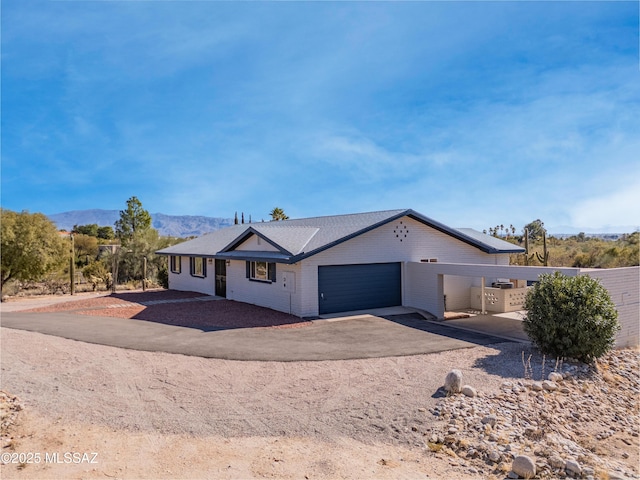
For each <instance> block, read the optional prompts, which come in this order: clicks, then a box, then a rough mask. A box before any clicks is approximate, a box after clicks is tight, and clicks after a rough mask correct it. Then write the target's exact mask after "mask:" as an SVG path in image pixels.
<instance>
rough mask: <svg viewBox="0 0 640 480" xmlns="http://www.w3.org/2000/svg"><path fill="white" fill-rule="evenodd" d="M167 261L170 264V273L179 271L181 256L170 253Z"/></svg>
mask: <svg viewBox="0 0 640 480" xmlns="http://www.w3.org/2000/svg"><path fill="white" fill-rule="evenodd" d="M169 263H170V265H171V273H180V271H181V269H182V257H180V256H177V255H171V256H170V257H169Z"/></svg>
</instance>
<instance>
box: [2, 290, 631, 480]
mask: <svg viewBox="0 0 640 480" xmlns="http://www.w3.org/2000/svg"><path fill="white" fill-rule="evenodd" d="M127 298H133V297H127ZM140 298H141V297H138V302H150V301H153V299H156V300H157V299H158V297H157V296H155V297H152V299H151V300H148V299H147V300H141V299H140ZM114 300H117V302H116V303H124V302H127V303H131V304H132V306H133V307H135V308H140V307H145V305H141V304H140V303H136V302H129V301H128V300H123V299H122V298H113V297H104V298H101V299H97V300H96V299H91V300H90V302H94V303H91V304H90V305H93V306H87V305H88V304H85V303H83V304H82V305H81V306H80V309H84V310H86V311H94V310H87V309H92V308H99V309H100V311H107V310H113V311H114V312H115V311H119V310H120V308H130V307H120V308H113V309H108V308H106V306H107V304H108V303H109V302H113V301H114ZM173 300H180V298H173ZM81 301H82V302H84V300H81ZM103 302H104V303H103ZM221 303H222V305H224V303H234V302H225V301H211V302H200V303H199V302H189V303H186V304H184V305H189V306H199V305H203V306H206V307H207V308H210V307H212V306H217V305H219V304H221ZM98 304H99V305H98ZM96 305H97V306H96ZM172 305H173V306H179V305H180V304H171V303H168V304H161V305H157V304H156V305H155V308H160V307H163V308H164V307H168V306H172ZM184 305H183V306H184ZM77 306H79V304H78V303H75V304H74V305H73V306H70V305H67V306H56V307H54V308H66V309H69V308H71V307H72V308H73V309H75V307H77ZM151 307H154V305H149V306H146V308H151ZM197 308H198V307H196V311H197ZM145 311H146V310H145ZM294 318H295V317H294ZM296 320H298V319H296ZM298 321H299V320H298ZM272 323H273V322H272ZM0 333H1V338H0V341H1V344H0V345H1V347H2V357H1V360H2V364H1V367H2V370H1V374H2V377H1V387H0V388H1V389H2V390H3V391H5V392H7V394H6V395H0V401H1V402H0V403H4V404H5V407H3V409H2V410H1V411H2V414H3V422H2V423H0V425H2V432H0V433H2V439H1V441H2V452H3V453H25V452H39V453H41V454H42V455H44V454H45V453H56V452H57V453H59V454H60V455H62V454H63V453H64V452H90V453H97V462H98V463H97V464H90V463H79V464H73V463H42V462H41V463H33V462H31V463H29V462H23V463H13V462H5V463H7V464H6V465H2V466H1V467H0V468H1V469H2V470H1V472H0V473H1V474H2V478H104V477H105V476H106V477H109V478H233V479H235V478H465V479H466V478H503V477H504V475H503V476H502V477H499V476H495V475H496V466H495V465H487V466H486V469H483V468H485V467H483V464H482V463H478V462H477V461H475V460H472V459H466V458H465V457H464V456H463V455H462V454H459V453H456V452H455V451H454V450H453V449H450V448H446V449H445V448H442V449H441V450H439V451H435V452H434V451H432V450H433V448H432V446H430V445H429V439H430V436H431V435H432V434H433V433H434V432H438V431H441V429H442V419H441V418H440V417H439V416H435V415H434V414H433V413H432V412H434V411H437V410H438V408H440V409H442V406H441V405H442V403H441V402H442V401H443V393H442V390H441V386H442V385H443V381H444V378H445V376H446V374H447V373H448V372H449V371H451V370H452V369H459V370H461V372H462V374H463V376H464V383H468V384H470V385H473V386H474V387H475V388H476V389H477V390H478V394H479V397H480V398H486V399H487V401H488V402H489V403H488V405H487V408H489V411H490V409H491V408H494V407H492V406H491V403H490V400H491V399H492V398H494V397H493V395H499V394H500V393H501V392H502V391H503V387H504V384H505V382H512V383H514V384H515V382H519V381H522V380H523V379H524V378H523V377H524V369H523V365H522V361H521V358H522V355H523V353H524V355H525V356H528V355H529V353H530V352H529V350H528V349H529V347H528V346H524V345H521V344H513V343H503V344H497V345H489V346H484V347H476V348H469V349H464V350H456V351H451V352H442V353H437V354H430V355H416V356H409V357H389V358H376V359H366V360H344V361H342V360H341V361H320V362H288V363H279V362H251V361H247V362H240V361H229V360H219V359H205V358H198V357H187V356H182V355H174V354H167V353H153V352H139V351H132V350H123V349H119V348H115V347H108V346H101V345H93V344H86V343H82V342H77V341H73V340H67V339H63V338H58V337H53V336H48V335H43V334H39V333H34V332H27V331H20V330H11V329H7V328H2V329H0ZM535 358H536V357H535V356H534V361H533V364H534V366H535V365H536V364H537V363H536V360H535ZM612 368H613V367H612ZM533 374H534V375H540V372H533ZM14 396H17V399H16V400H11V399H13V397H14ZM608 398H609V397H607V396H606V395H603V396H602V397H599V398H598V401H599V402H600V403H601V407H599V408H603V409H605V410H606V409H607V408H608V404H607V402H608V401H609V399H608ZM16 405H19V407H18V408H14V407H15V406H16ZM633 405H635V409H636V411H635V412H630V414H635V415H637V403H635V404H633ZM496 407H497V406H496ZM536 413H539V412H533V413H532V414H531V415H536ZM592 413H593V415H595V416H596V417H597V415H598V414H597V411H594V412H592ZM602 418H605V417H604V416H603V417H602ZM606 418H610V417H606ZM5 419H8V420H7V421H6V422H5V421H4V420H5ZM633 438H637V437H633ZM624 445H625V444H624V443H623V444H622V447H624ZM629 448H630V449H632V448H635V449H636V450H637V442H636V443H634V444H633V445H632V446H629ZM618 453H619V452H618ZM7 458H8V459H9V460H11V458H10V457H7ZM16 458H17V459H18V460H19V458H18V457H16ZM629 458H630V459H631V460H633V459H634V458H636V457H629ZM4 459H5V457H3V460H4ZM631 460H630V461H631ZM504 468H506V469H508V465H506V466H505V467H504Z"/></svg>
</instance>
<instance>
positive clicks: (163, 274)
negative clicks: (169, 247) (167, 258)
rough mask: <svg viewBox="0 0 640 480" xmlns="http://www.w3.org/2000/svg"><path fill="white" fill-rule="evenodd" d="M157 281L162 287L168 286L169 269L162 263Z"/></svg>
mask: <svg viewBox="0 0 640 480" xmlns="http://www.w3.org/2000/svg"><path fill="white" fill-rule="evenodd" d="M158 283H159V284H160V286H161V287H162V288H169V271H168V270H167V266H166V265H162V266H161V267H160V269H159V270H158Z"/></svg>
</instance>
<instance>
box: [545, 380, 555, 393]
mask: <svg viewBox="0 0 640 480" xmlns="http://www.w3.org/2000/svg"><path fill="white" fill-rule="evenodd" d="M542 388H544V389H545V390H547V391H549V392H553V391H555V390H557V389H558V384H557V383H555V382H552V381H551V380H545V381H544V382H542Z"/></svg>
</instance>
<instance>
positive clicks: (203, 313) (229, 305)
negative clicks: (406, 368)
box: [25, 290, 310, 330]
mask: <svg viewBox="0 0 640 480" xmlns="http://www.w3.org/2000/svg"><path fill="white" fill-rule="evenodd" d="M189 299H193V300H192V301H189ZM185 300H186V301H185ZM156 302H163V303H156ZM165 302H166V303H165ZM145 303H146V305H144V304H145ZM149 303H151V304H149ZM27 311H28V312H42V313H45V312H65V311H66V312H73V313H77V314H80V315H88V316H99V317H115V318H130V319H133V320H146V321H149V322H158V323H163V324H166V325H176V326H182V327H192V328H202V329H205V330H217V329H228V328H253V327H271V328H298V327H304V326H306V325H309V324H310V323H309V322H306V321H302V320H301V319H300V318H299V317H295V316H293V315H288V314H286V313H282V312H277V311H275V310H271V309H268V308H263V307H258V306H256V305H250V304H247V303H241V302H235V301H232V300H213V299H212V298H211V297H207V296H206V295H203V294H202V293H197V292H178V291H173V290H161V291H150V292H131V293H127V292H125V293H116V294H112V295H109V296H105V297H99V298H92V299H87V300H78V301H70V302H65V303H59V304H57V305H51V306H47V307H41V308H34V309H31V310H25V312H27Z"/></svg>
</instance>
